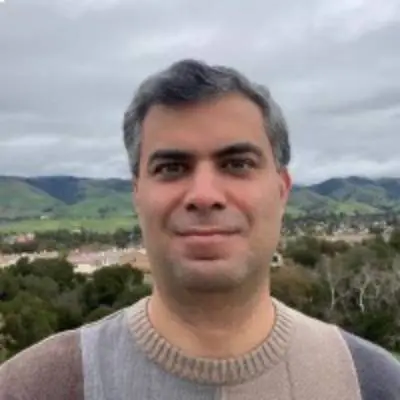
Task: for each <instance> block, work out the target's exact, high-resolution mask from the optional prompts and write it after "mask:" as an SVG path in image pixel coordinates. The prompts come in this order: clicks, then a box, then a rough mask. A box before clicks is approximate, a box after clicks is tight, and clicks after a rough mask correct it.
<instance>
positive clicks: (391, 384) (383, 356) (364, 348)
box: [339, 329, 400, 400]
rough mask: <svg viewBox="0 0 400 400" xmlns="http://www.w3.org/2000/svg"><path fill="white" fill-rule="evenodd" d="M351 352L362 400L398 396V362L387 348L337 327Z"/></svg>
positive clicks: (394, 397)
mask: <svg viewBox="0 0 400 400" xmlns="http://www.w3.org/2000/svg"><path fill="white" fill-rule="evenodd" d="M339 332H340V333H341V335H342V337H343V339H344V341H345V342H346V344H347V347H348V349H349V351H350V353H351V356H352V359H353V363H354V367H355V369H356V372H357V376H358V380H359V384H360V389H361V392H362V395H363V397H362V398H363V399H364V400H375V399H382V400H395V399H396V400H397V399H399V398H400V362H399V361H397V359H396V358H395V357H394V356H393V355H392V354H391V353H390V352H389V351H387V350H385V349H383V348H382V347H380V346H378V345H376V344H374V343H371V342H369V341H367V340H365V339H363V338H361V337H358V336H356V335H353V334H351V333H349V332H347V331H344V330H343V329H339Z"/></svg>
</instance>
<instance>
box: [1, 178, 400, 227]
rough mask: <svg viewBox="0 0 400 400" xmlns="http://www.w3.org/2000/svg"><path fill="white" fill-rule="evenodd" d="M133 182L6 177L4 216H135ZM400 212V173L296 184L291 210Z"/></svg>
mask: <svg viewBox="0 0 400 400" xmlns="http://www.w3.org/2000/svg"><path fill="white" fill-rule="evenodd" d="M131 190H132V187H131V182H130V181H129V180H123V179H90V178H78V177H73V176H47V177H29V178H24V177H9V176H0V220H3V221H4V220H13V219H28V218H38V217H41V216H49V217H51V218H99V217H112V216H130V215H132V213H133V211H132V200H131V198H132V197H131ZM387 211H393V212H400V178H399V179H396V178H382V179H374V180H373V179H367V178H360V177H355V176H351V177H348V178H333V179H329V180H326V181H324V182H321V183H318V184H314V185H308V186H305V185H295V186H294V187H293V190H292V193H291V196H290V200H289V205H288V214H291V215H293V216H299V215H302V214H307V213H314V214H315V213H318V214H321V213H344V214H354V213H359V214H371V213H382V212H387Z"/></svg>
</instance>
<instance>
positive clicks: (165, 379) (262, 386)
mask: <svg viewBox="0 0 400 400" xmlns="http://www.w3.org/2000/svg"><path fill="white" fill-rule="evenodd" d="M147 301H148V299H147V298H146V299H143V300H140V301H139V302H137V303H136V304H134V305H132V306H131V307H128V308H125V309H123V310H120V311H118V312H116V313H114V314H112V315H110V316H108V317H106V318H103V319H101V320H100V321H97V322H95V323H92V324H89V325H85V326H83V327H81V328H79V329H77V330H73V331H68V332H63V333H59V334H56V335H53V336H51V337H49V338H47V339H45V340H43V341H42V342H40V343H38V344H36V345H34V346H32V347H31V348H29V349H27V350H25V351H23V352H21V353H20V354H18V355H17V356H15V357H14V358H12V359H11V360H9V361H8V362H6V363H5V364H3V365H2V366H0V400H11V399H13V400H28V399H29V400H50V399H52V400H67V399H68V400H106V399H107V400H125V399H127V400H128V399H130V400H150V399H152V400H154V399H160V400H172V399H185V400H192V399H193V400H200V399H201V400H206V399H207V400H208V399H210V400H211V399H213V400H228V399H229V400H239V399H240V400H263V399H265V400H267V399H268V400H272V399H274V400H289V399H290V400H395V399H396V400H400V364H399V363H398V362H397V361H395V359H394V358H393V357H392V356H391V355H390V354H389V353H388V352H386V351H385V350H383V349H381V348H379V347H377V346H375V345H373V344H371V343H368V342H366V341H364V340H362V339H361V338H359V337H356V336H353V335H351V334H349V333H347V332H344V331H343V330H341V329H339V328H338V327H336V326H333V325H329V324H326V323H323V322H320V321H318V320H315V319H312V318H310V317H307V316H305V315H303V314H301V313H299V312H297V311H295V310H293V309H291V308H289V307H287V306H286V305H284V304H283V303H281V302H279V301H277V300H276V299H274V304H275V306H276V312H277V313H276V322H275V326H274V328H273V330H272V332H271V333H270V335H269V337H268V338H266V339H265V341H264V342H263V343H262V344H261V345H260V346H259V347H258V348H255V349H254V350H253V351H252V352H249V353H248V354H245V355H243V356H241V357H238V358H233V359H226V360H212V359H197V358H190V357H187V356H185V354H183V353H182V351H181V350H180V349H179V348H176V347H174V346H172V345H171V344H169V343H168V342H167V341H166V340H165V339H164V338H163V337H161V336H160V335H159V334H158V333H157V332H156V331H155V329H154V328H153V326H152V325H151V323H150V321H149V319H148V316H147V307H146V305H147Z"/></svg>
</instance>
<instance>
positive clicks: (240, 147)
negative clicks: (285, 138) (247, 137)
mask: <svg viewBox="0 0 400 400" xmlns="http://www.w3.org/2000/svg"><path fill="white" fill-rule="evenodd" d="M248 153H251V154H254V155H255V156H257V157H258V158H264V153H263V151H262V150H261V148H260V147H258V146H256V145H255V144H253V143H250V142H239V143H234V144H231V145H229V146H226V147H223V148H222V149H218V150H216V151H215V152H214V153H213V154H212V156H213V158H224V157H229V156H235V155H241V154H248ZM193 156H194V154H193V153H191V152H188V151H185V150H180V149H159V150H156V151H154V152H153V153H152V154H151V155H150V157H149V160H148V165H151V164H153V163H154V162H156V161H159V160H178V161H187V160H190V159H191V158H193Z"/></svg>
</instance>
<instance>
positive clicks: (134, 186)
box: [132, 178, 140, 215]
mask: <svg viewBox="0 0 400 400" xmlns="http://www.w3.org/2000/svg"><path fill="white" fill-rule="evenodd" d="M138 189H139V188H138V182H137V179H136V178H134V179H133V180H132V203H133V208H134V210H135V212H136V214H137V215H139V214H140V196H139V190H138Z"/></svg>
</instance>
